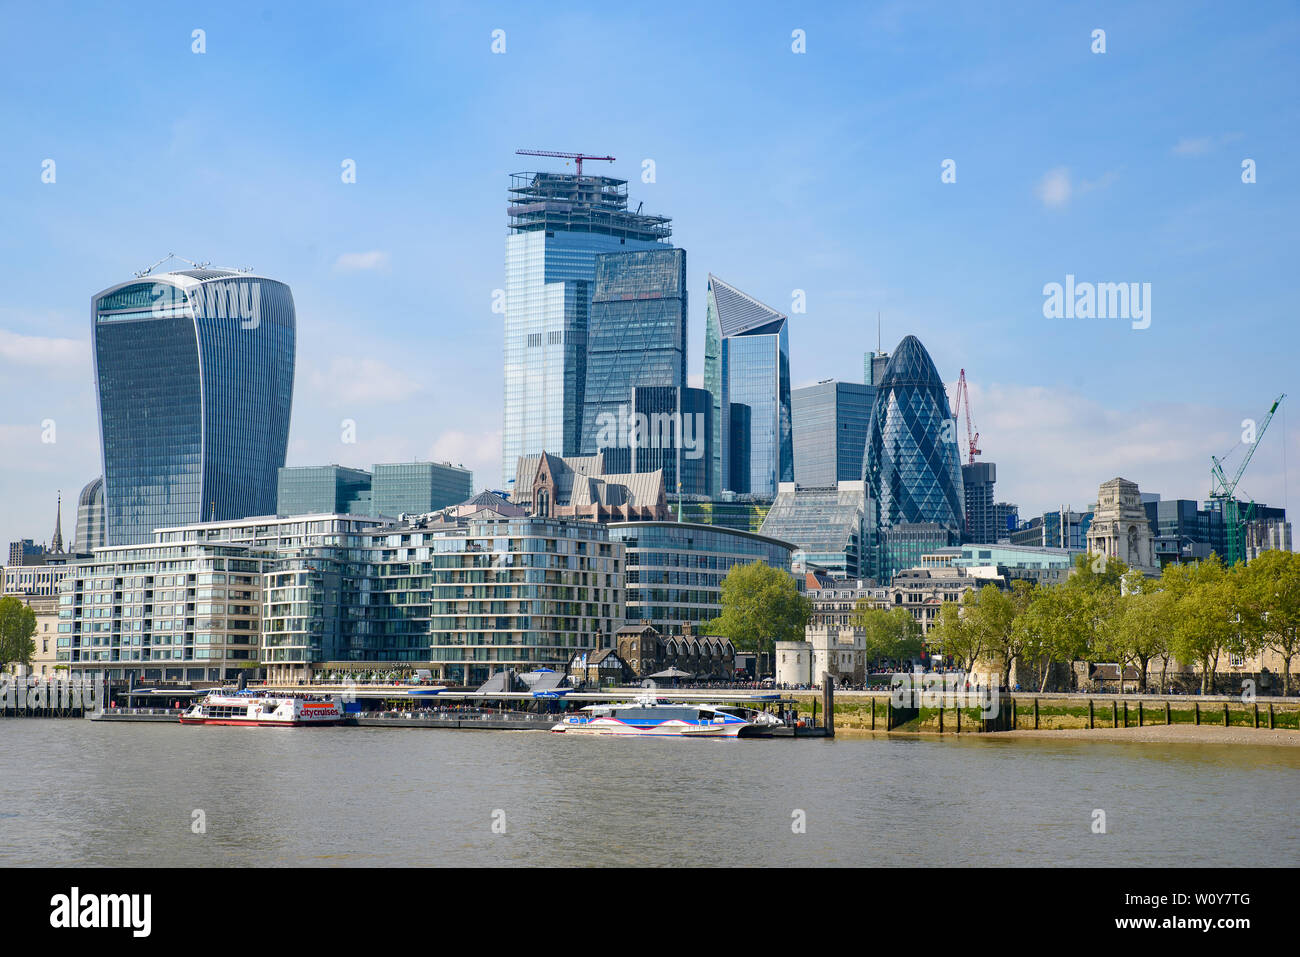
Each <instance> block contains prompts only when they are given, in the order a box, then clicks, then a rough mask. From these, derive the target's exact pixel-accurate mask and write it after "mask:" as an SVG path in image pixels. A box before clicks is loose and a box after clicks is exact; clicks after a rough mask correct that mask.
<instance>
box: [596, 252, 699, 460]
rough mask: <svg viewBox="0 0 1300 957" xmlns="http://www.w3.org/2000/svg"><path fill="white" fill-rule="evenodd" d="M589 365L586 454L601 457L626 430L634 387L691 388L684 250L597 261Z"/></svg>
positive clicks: (612, 256) (622, 255)
mask: <svg viewBox="0 0 1300 957" xmlns="http://www.w3.org/2000/svg"><path fill="white" fill-rule="evenodd" d="M586 361H587V381H586V388H585V392H584V400H583V401H584V411H583V428H582V442H581V452H582V454H583V455H594V454H595V453H596V452H597V451H599V450H600V448H601V447H603V446H607V445H610V444H611V443H609V442H608V440H607V439H608V436H609V434H610V432H611V429H612V428H613V429H617V430H618V431H619V432H621V431H622V427H621V426H619V425H617V423H619V422H621V421H622V420H623V419H625V418H626V416H627V413H628V409H629V406H630V405H631V403H632V397H633V396H632V393H633V390H634V389H636V388H637V387H639V386H652V387H661V388H685V387H686V251H685V250H684V249H647V250H641V251H638V252H629V253H617V254H609V253H607V254H605V255H601V256H597V257H596V280H595V290H594V293H593V295H592V303H591V315H590V318H589V320H588V328H587V358H586ZM602 431H603V432H604V433H605V435H604V438H605V439H606V441H605V442H603V443H602V441H601V438H602V436H601V433H602Z"/></svg>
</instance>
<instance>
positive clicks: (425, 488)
mask: <svg viewBox="0 0 1300 957" xmlns="http://www.w3.org/2000/svg"><path fill="white" fill-rule="evenodd" d="M473 494H474V474H473V473H472V472H470V471H469V469H464V468H460V467H459V466H455V465H452V464H451V463H450V462H400V463H397V464H394V465H376V466H375V467H374V474H373V477H372V478H371V480H370V495H371V514H372V515H386V516H388V517H390V518H396V517H397V516H399V515H423V514H425V513H426V512H436V511H437V510H438V509H440V508H446V507H447V506H448V505H457V504H459V503H460V502H463V501H465V499H467V498H469V497H470V496H471V495H473Z"/></svg>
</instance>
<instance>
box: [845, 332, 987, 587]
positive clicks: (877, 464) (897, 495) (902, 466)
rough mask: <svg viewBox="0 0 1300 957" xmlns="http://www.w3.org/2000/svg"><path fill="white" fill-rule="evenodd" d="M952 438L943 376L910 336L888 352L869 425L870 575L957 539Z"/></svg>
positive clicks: (961, 520)
mask: <svg viewBox="0 0 1300 957" xmlns="http://www.w3.org/2000/svg"><path fill="white" fill-rule="evenodd" d="M956 439H957V430H956V424H955V423H954V422H953V421H952V410H951V408H950V407H949V405H948V393H947V391H946V390H945V389H944V387H943V380H942V379H941V378H939V372H938V370H936V369H935V367H934V362H933V361H932V360H931V359H930V354H929V353H928V352H926V351H925V346H923V345H921V342H920V340H919V339H917V338H916V337H915V336H908V337H907V338H906V339H904V340H903V341H902V342H901V343H899V346H898V348H897V349H896V350H894V354H893V356H891V357H890V360H889V365H888V366H887V367H886V368H885V374H884V375H883V376H882V377H881V380H880V386H879V391H878V392H877V394H876V400H875V403H874V404H873V405H872V408H871V421H870V422H869V423H868V426H867V444H866V450H865V452H864V454H863V480H864V481H865V482H866V487H867V496H868V505H867V510H868V515H867V524H868V528H869V530H870V532H871V537H872V544H873V545H874V546H875V548H876V550H877V551H876V555H875V558H876V563H875V565H874V576H873V577H878V578H880V579H882V580H884V579H889V578H892V577H893V574H894V573H895V572H896V571H898V569H899V568H905V567H909V566H910V565H911V564H914V563H916V562H917V560H918V559H919V556H920V554H921V553H922V552H924V551H927V550H930V549H932V548H934V547H940V546H944V545H949V544H955V543H956V540H957V539H956V538H955V537H954V536H958V535H960V532H961V529H962V527H963V525H964V524H965V509H964V506H963V501H964V497H963V491H962V475H961V458H960V455H959V454H958V448H957V441H956ZM904 526H906V527H904Z"/></svg>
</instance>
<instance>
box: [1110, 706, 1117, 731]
mask: <svg viewBox="0 0 1300 957" xmlns="http://www.w3.org/2000/svg"><path fill="white" fill-rule="evenodd" d="M1110 726H1111V727H1112V728H1118V727H1119V704H1118V703H1117V702H1114V701H1112V702H1111V703H1110Z"/></svg>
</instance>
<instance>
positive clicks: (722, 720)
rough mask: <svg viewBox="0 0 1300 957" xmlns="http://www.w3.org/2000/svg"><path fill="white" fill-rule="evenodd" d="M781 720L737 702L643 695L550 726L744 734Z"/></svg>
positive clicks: (645, 733)
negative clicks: (633, 700) (669, 698)
mask: <svg viewBox="0 0 1300 957" xmlns="http://www.w3.org/2000/svg"><path fill="white" fill-rule="evenodd" d="M782 723H783V722H782V721H781V720H780V719H779V718H777V717H776V716H775V715H771V714H767V713H766V712H763V711H758V710H755V709H753V708H746V707H742V706H738V705H713V704H696V703H694V702H689V701H665V700H663V699H661V698H660V699H656V698H650V697H645V698H638V699H637V700H636V701H635V702H627V703H622V704H593V705H589V706H588V707H586V708H583V709H582V710H581V711H580V712H579V713H577V714H571V715H568V716H567V717H565V718H564V719H563V720H562V721H561V722H560V723H559V724H557V725H555V727H553V728H551V730H552V731H559V732H563V733H565V734H623V735H638V736H642V737H686V738H746V737H755V736H758V735H762V734H764V733H767V732H770V731H771V729H772V728H773V727H775V726H777V725H780V724H782Z"/></svg>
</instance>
